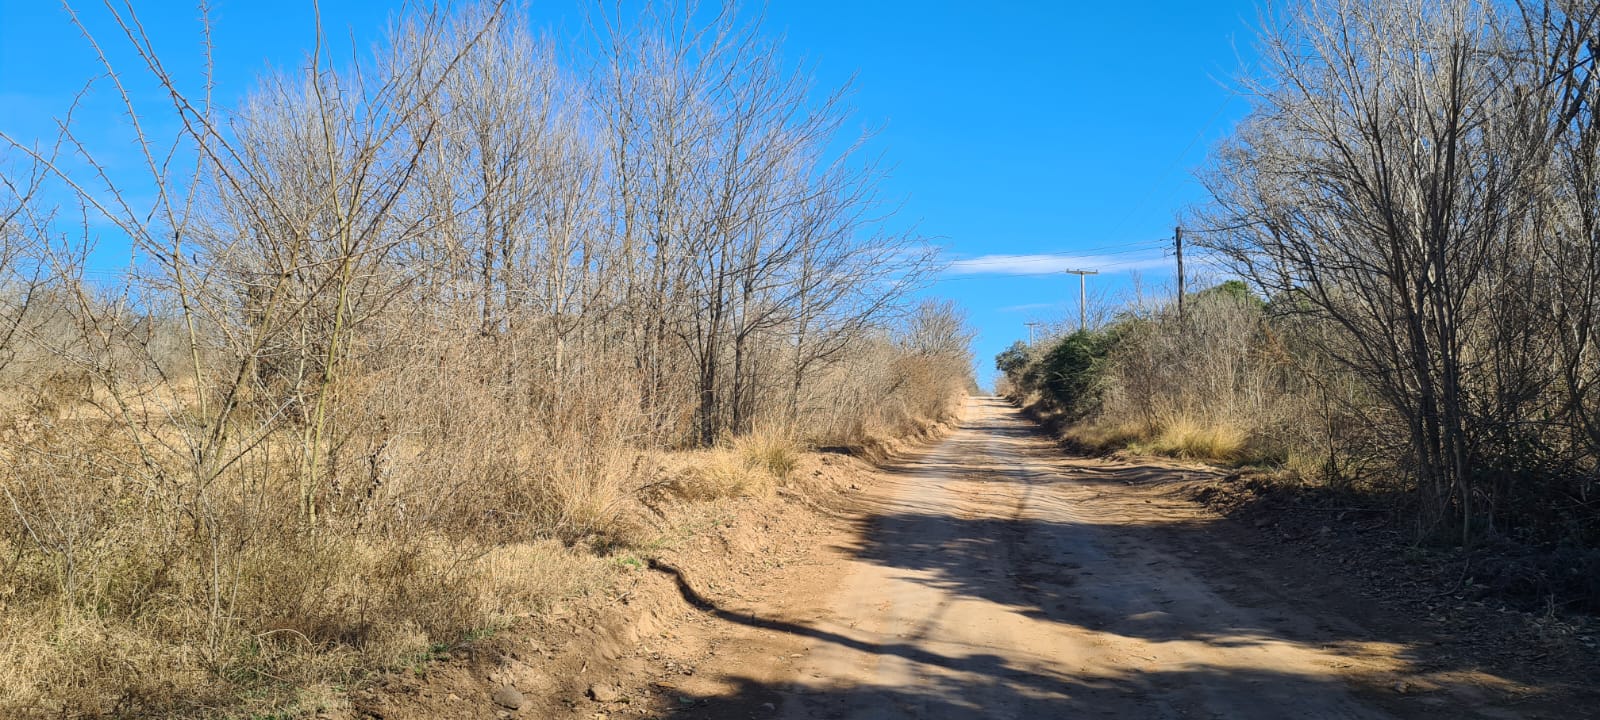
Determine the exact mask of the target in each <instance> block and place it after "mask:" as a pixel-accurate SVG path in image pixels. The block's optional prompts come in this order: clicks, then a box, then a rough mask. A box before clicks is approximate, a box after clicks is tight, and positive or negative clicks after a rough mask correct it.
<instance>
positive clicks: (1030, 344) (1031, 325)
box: [1023, 322, 1044, 347]
mask: <svg viewBox="0 0 1600 720" xmlns="http://www.w3.org/2000/svg"><path fill="white" fill-rule="evenodd" d="M1043 324H1044V323H1042V322H1026V323H1023V325H1027V326H1028V347H1033V329H1034V328H1036V327H1039V326H1040V325H1043Z"/></svg>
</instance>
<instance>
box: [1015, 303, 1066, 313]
mask: <svg viewBox="0 0 1600 720" xmlns="http://www.w3.org/2000/svg"><path fill="white" fill-rule="evenodd" d="M1059 307H1062V305H1061V303H1028V304H1027V305H1007V306H1006V307H1003V308H1000V312H1028V311H1029V310H1053V309H1056V308H1059Z"/></svg>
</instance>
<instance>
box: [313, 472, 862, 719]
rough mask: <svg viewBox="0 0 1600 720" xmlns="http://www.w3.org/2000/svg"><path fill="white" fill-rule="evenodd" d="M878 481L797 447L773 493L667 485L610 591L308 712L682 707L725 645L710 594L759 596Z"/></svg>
mask: <svg viewBox="0 0 1600 720" xmlns="http://www.w3.org/2000/svg"><path fill="white" fill-rule="evenodd" d="M666 471H667V472H669V473H670V472H676V471H677V468H667V469H666ZM873 478H874V475H873V472H872V466H871V465H869V464H868V463H867V462H865V461H864V460H862V459H859V458H857V457H854V456H852V455H846V454H839V453H827V452H815V453H806V454H803V455H801V456H799V457H798V458H797V461H796V463H795V465H794V467H793V468H791V469H790V470H789V472H788V473H787V475H786V476H785V477H784V478H782V479H781V480H780V481H778V482H777V483H776V484H775V486H774V487H772V488H770V491H766V492H759V493H758V494H754V495H747V496H743V497H735V498H721V499H716V500H709V501H704V500H699V501H697V500H684V499H681V498H677V497H675V496H673V495H672V494H671V493H663V494H658V495H657V496H656V497H654V498H653V500H652V501H651V502H649V503H647V504H645V508H646V509H644V510H642V511H641V514H640V517H639V518H638V521H639V522H640V523H641V525H642V526H643V530H642V532H644V533H645V534H646V535H648V536H650V537H651V539H650V540H648V541H647V542H644V543H641V544H639V545H638V546H636V547H633V548H628V549H614V550H612V551H611V554H610V556H609V557H610V560H611V561H612V562H613V563H614V564H615V567H616V570H617V572H616V577H615V580H614V581H613V582H611V583H609V585H607V586H606V587H605V589H604V590H603V591H601V592H598V593H595V594H593V595H590V596H587V597H578V598H572V599H570V600H569V601H567V602H564V603H561V604H559V605H557V606H555V607H554V608H552V609H551V610H549V611H548V612H546V613H543V614H541V615H539V616H537V617H529V618H525V619H523V620H522V621H520V622H517V623H515V624H513V625H511V626H509V627H504V628H499V629H497V630H495V631H494V632H493V633H492V634H490V635H487V636H485V637H481V638H476V639H469V640H467V641H464V642H462V643H460V644H458V645H456V646H452V647H435V648H433V649H432V651H431V652H430V653H428V654H427V655H426V656H420V657H419V658H418V659H417V662H416V664H415V665H413V666H412V667H410V668H406V669H403V670H397V671H394V672H391V673H389V674H387V675H385V676H383V677H381V678H377V679H375V680H373V681H370V682H367V683H365V684H364V685H363V687H361V688H360V689H357V690H355V691H353V692H349V693H347V694H341V693H338V692H333V691H331V690H330V691H326V692H324V693H323V695H324V696H325V699H324V700H323V701H321V702H311V703H308V705H309V709H308V712H307V713H306V715H307V716H314V717H318V718H330V719H332V720H359V719H362V718H383V719H384V720H412V719H415V720H423V719H425V718H426V719H429V720H432V719H435V718H437V719H439V720H478V719H488V718H494V719H496V720H503V719H504V718H510V717H533V718H551V717H584V718H590V717H597V716H599V717H608V716H616V715H628V714H633V713H635V712H638V711H641V710H642V709H643V708H645V707H656V708H660V707H671V706H673V704H674V703H676V702H677V699H676V698H677V697H679V695H678V694H675V693H680V692H681V691H680V688H681V687H683V686H685V685H686V684H688V685H692V684H693V676H694V668H695V665H696V663H697V662H698V661H699V659H701V658H705V657H710V656H713V655H714V654H715V653H716V649H715V648H714V647H712V646H711V644H710V642H709V641H708V640H707V639H706V638H704V637H702V635H703V634H701V633H696V632H694V630H693V626H694V625H695V624H697V623H700V622H705V621H706V618H704V617H701V613H699V612H698V611H697V608H696V603H695V598H696V597H698V593H701V592H709V593H715V594H716V595H717V596H718V597H719V601H720V600H724V599H734V600H737V599H738V598H741V597H744V596H746V595H749V594H752V593H759V592H760V588H761V587H762V586H763V585H764V583H765V582H766V581H767V578H768V576H769V575H771V574H772V573H773V572H774V571H777V570H781V569H783V568H785V567H786V566H787V565H789V564H790V563H792V562H794V561H795V560H796V559H798V558H801V557H803V556H805V555H806V554H807V553H808V552H809V551H810V550H811V548H812V546H813V545H814V544H815V543H817V542H818V540H819V538H822V537H823V536H825V535H827V534H829V533H833V532H837V531H838V529H839V527H840V526H841V524H843V523H846V522H847V521H848V508H849V506H850V504H851V497H852V496H853V495H854V494H855V493H857V492H860V491H862V490H863V489H864V488H865V487H866V486H867V485H868V484H869V483H870V482H871V481H872V480H873ZM688 578H692V581H690V580H688Z"/></svg>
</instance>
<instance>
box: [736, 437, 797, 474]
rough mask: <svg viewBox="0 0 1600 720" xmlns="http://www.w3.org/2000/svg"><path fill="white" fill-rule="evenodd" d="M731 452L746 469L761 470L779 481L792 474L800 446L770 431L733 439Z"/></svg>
mask: <svg viewBox="0 0 1600 720" xmlns="http://www.w3.org/2000/svg"><path fill="white" fill-rule="evenodd" d="M733 451H734V453H736V454H737V455H738V456H739V458H740V459H741V460H743V461H744V464H745V465H746V466H747V467H750V468H753V469H758V470H763V471H765V472H766V473H767V474H769V475H771V476H772V477H773V478H774V479H776V480H780V481H781V480H785V479H788V477H789V475H790V474H791V473H793V472H794V469H795V466H797V465H799V464H800V454H801V452H802V451H801V448H800V445H799V444H798V443H796V442H795V441H794V440H793V439H791V438H790V437H789V436H788V435H786V434H783V433H779V432H775V431H772V430H765V431H759V432H753V433H750V434H748V435H742V436H740V437H737V438H735V439H734V441H733Z"/></svg>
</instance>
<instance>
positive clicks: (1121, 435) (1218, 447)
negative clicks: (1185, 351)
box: [1062, 415, 1253, 464]
mask: <svg viewBox="0 0 1600 720" xmlns="http://www.w3.org/2000/svg"><path fill="white" fill-rule="evenodd" d="M1062 438H1063V439H1064V440H1066V441H1068V442H1070V443H1072V444H1074V445H1076V446H1078V447H1081V448H1083V449H1085V450H1089V451H1091V452H1111V451H1114V450H1122V449H1126V450H1128V451H1129V452H1133V453H1139V454H1145V455H1161V456H1165V457H1175V458H1181V459H1184V460H1199V461H1204V462H1216V463H1224V464H1233V463H1239V462H1244V461H1246V460H1248V459H1251V458H1252V457H1253V453H1252V447H1253V444H1252V437H1251V433H1250V431H1249V430H1248V429H1247V428H1246V427H1244V426H1243V425H1242V424H1241V423H1236V422H1230V421H1227V420H1223V419H1220V418H1211V419H1204V420H1202V419H1198V418H1194V417H1191V416H1186V415H1166V416H1163V417H1161V418H1160V419H1158V420H1156V421H1154V422H1150V423H1141V422H1130V421H1112V420H1109V419H1106V418H1099V419H1095V420H1090V421H1085V422H1081V423H1077V424H1074V425H1072V426H1069V427H1067V428H1066V429H1065V430H1064V431H1063V432H1062Z"/></svg>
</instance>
